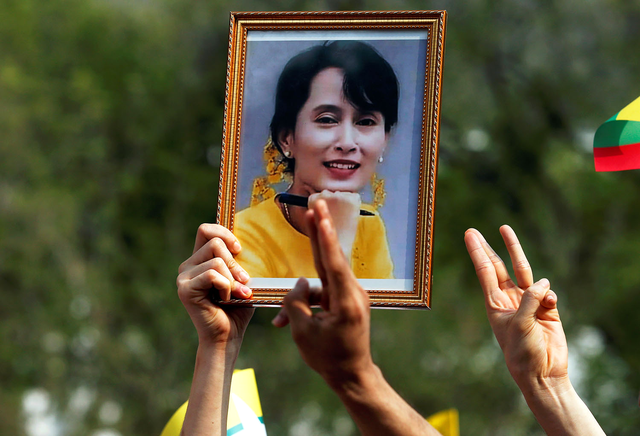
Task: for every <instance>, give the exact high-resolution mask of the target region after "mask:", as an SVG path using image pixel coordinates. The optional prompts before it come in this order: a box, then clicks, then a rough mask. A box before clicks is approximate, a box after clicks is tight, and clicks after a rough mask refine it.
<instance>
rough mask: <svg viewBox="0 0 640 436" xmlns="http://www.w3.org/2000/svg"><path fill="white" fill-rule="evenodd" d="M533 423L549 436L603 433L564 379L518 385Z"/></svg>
mask: <svg viewBox="0 0 640 436" xmlns="http://www.w3.org/2000/svg"><path fill="white" fill-rule="evenodd" d="M518 385H519V386H520V389H521V390H522V393H523V395H524V397H525V399H526V401H527V404H528V405H529V408H530V409H531V411H532V412H533V414H534V415H535V417H536V420H537V421H538V423H539V424H540V426H541V427H542V428H543V429H544V431H545V432H546V433H547V435H549V436H574V435H575V436H596V435H597V436H602V435H604V434H605V433H604V431H602V428H601V427H600V425H599V424H598V421H596V419H595V417H594V416H593V414H592V413H591V411H590V410H589V408H588V407H587V406H586V404H584V402H583V401H582V399H581V398H580V397H579V396H578V394H577V393H576V391H575V389H574V388H573V386H572V385H571V382H570V381H569V380H568V379H565V380H561V381H558V382H554V381H549V380H546V379H543V380H531V381H526V382H521V383H518Z"/></svg>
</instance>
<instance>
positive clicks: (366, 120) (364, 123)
mask: <svg viewBox="0 0 640 436" xmlns="http://www.w3.org/2000/svg"><path fill="white" fill-rule="evenodd" d="M356 124H357V125H359V126H375V125H377V124H378V122H377V121H376V120H375V119H373V118H363V119H361V120H359V121H358V122H357V123H356Z"/></svg>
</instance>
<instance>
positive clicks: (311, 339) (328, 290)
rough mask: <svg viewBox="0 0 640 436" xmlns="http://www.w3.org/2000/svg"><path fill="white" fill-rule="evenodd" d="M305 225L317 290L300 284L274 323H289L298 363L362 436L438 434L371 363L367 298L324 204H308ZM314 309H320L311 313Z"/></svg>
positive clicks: (301, 282) (301, 280) (303, 282)
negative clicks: (339, 404) (307, 369)
mask: <svg viewBox="0 0 640 436" xmlns="http://www.w3.org/2000/svg"><path fill="white" fill-rule="evenodd" d="M305 222H306V225H307V229H308V234H309V238H310V239H311V245H312V249H313V255H314V260H315V267H316V270H317V272H318V277H319V278H320V280H321V282H322V289H316V288H310V287H309V283H308V282H307V281H306V280H305V279H300V280H299V281H298V283H297V284H296V287H295V288H294V289H293V290H292V291H291V292H289V294H288V295H287V296H286V297H285V299H284V307H283V309H282V311H281V312H280V313H279V314H278V315H277V316H276V318H274V320H273V324H274V325H276V326H278V327H282V326H284V325H286V324H287V323H289V321H290V322H291V334H292V336H293V339H294V341H295V343H296V345H297V346H298V349H299V351H300V354H301V355H302V358H303V359H304V361H305V362H306V363H307V365H309V366H310V367H311V368H312V369H314V370H315V371H317V372H318V373H319V374H320V375H321V376H322V377H323V378H324V380H325V381H326V382H327V384H328V385H329V386H330V387H331V388H332V389H333V390H334V391H335V392H336V394H337V395H338V396H339V397H340V400H341V401H342V402H343V403H344V405H345V406H346V408H347V410H348V411H349V414H350V415H351V416H352V417H353V419H354V421H355V422H356V424H357V426H358V428H359V430H360V432H361V434H363V435H365V436H366V435H386V436H396V435H397V436H400V435H402V436H412V435H421V436H424V435H439V434H440V433H438V432H437V431H436V430H435V429H434V428H433V427H432V426H431V425H430V424H429V423H428V422H427V421H426V420H425V419H424V418H423V417H422V416H421V415H420V414H419V413H417V412H416V411H415V410H413V408H411V406H409V405H408V404H407V403H406V402H405V401H404V400H403V399H402V398H401V397H400V396H399V395H398V394H397V393H396V392H395V391H394V390H393V388H391V386H389V384H388V383H387V382H386V380H385V379H384V377H383V376H382V372H381V371H380V369H379V368H378V367H377V366H376V365H375V364H374V362H373V359H372V358H371V351H370V339H369V338H370V327H369V325H370V308H369V296H368V295H367V293H366V292H365V291H364V290H363V289H362V287H361V286H360V284H359V283H358V280H357V279H356V278H355V276H354V275H353V272H352V271H351V268H350V267H349V263H348V261H347V259H346V257H345V255H344V253H343V252H342V250H341V248H340V244H339V242H338V236H337V234H336V230H335V228H334V226H333V222H332V219H331V215H330V214H329V209H328V207H327V204H326V202H325V201H324V200H322V199H320V200H319V201H317V202H316V203H315V204H313V206H312V209H310V210H309V211H307V213H306V215H305ZM316 304H320V306H321V308H322V310H321V311H319V312H315V313H314V312H313V311H312V309H311V306H312V305H316Z"/></svg>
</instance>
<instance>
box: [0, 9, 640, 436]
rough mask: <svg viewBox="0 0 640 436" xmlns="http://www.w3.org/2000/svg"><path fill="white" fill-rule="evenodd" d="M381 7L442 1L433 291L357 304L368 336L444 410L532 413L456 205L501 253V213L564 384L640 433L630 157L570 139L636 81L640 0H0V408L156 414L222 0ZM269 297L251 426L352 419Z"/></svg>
mask: <svg viewBox="0 0 640 436" xmlns="http://www.w3.org/2000/svg"><path fill="white" fill-rule="evenodd" d="M389 8H394V9H447V10H448V11H449V20H448V28H447V40H446V55H445V69H444V87H443V106H442V132H441V142H440V146H441V149H440V166H439V174H438V187H437V209H436V233H435V254H434V269H433V298H432V303H433V310H432V311H430V312H429V311H395V310H384V311H383V310H376V311H374V312H373V320H372V347H373V352H374V358H375V360H376V362H377V363H378V364H379V365H380V367H381V368H382V370H383V371H384V373H385V374H386V376H387V378H388V379H389V381H390V383H391V384H392V385H393V386H394V387H395V388H396V389H397V390H398V391H399V392H400V393H401V394H402V395H403V396H404V397H405V398H406V399H407V400H408V401H409V402H410V403H411V404H412V405H413V406H414V407H416V408H417V409H418V410H419V411H420V412H421V413H423V414H424V415H425V416H426V415H430V414H432V413H434V412H436V411H438V410H442V409H446V408H450V407H455V408H457V409H459V411H460V420H461V433H462V434H463V435H510V436H512V435H539V434H542V432H541V430H540V428H539V427H538V425H537V424H536V422H535V420H534V418H533V416H532V414H531V413H530V412H529V410H528V409H527V407H526V404H525V403H524V401H523V399H522V397H521V395H520V393H519V391H518V390H517V388H516V385H515V384H514V383H513V381H512V380H511V378H510V376H509V374H508V372H507V370H506V367H505V365H504V362H503V359H502V355H501V353H500V350H499V348H498V346H497V344H496V342H495V340H494V339H493V336H492V334H491V330H490V328H489V324H488V322H487V320H486V315H485V310H484V304H483V298H482V293H481V291H480V287H479V285H478V284H477V281H476V278H475V274H474V271H473V268H472V265H471V263H470V261H469V260H468V258H467V254H466V251H465V248H464V244H463V233H464V231H465V229H466V228H468V227H470V226H474V227H476V228H478V229H480V230H481V231H482V232H484V233H485V235H486V236H487V239H488V240H489V242H490V243H491V244H492V245H493V246H494V247H498V248H499V250H498V251H499V253H500V254H501V255H502V256H503V258H506V257H507V256H506V250H504V249H503V247H502V244H501V240H500V238H499V234H498V231H497V230H498V227H499V226H500V225H501V224H504V223H509V224H511V225H512V226H513V228H514V229H515V230H516V232H517V233H518V235H519V236H520V238H521V241H522V244H523V246H524V248H525V250H526V252H527V254H528V255H529V259H530V261H531V263H532V266H533V268H534V273H535V277H536V279H539V278H542V277H548V278H549V279H550V280H551V283H552V286H553V289H554V290H555V291H556V292H557V293H558V295H559V305H560V310H561V315H562V319H563V322H564V325H565V329H566V331H567V334H568V338H569V342H570V349H571V371H572V373H571V375H572V377H573V382H574V384H575V385H576V387H577V389H578V391H579V393H580V395H582V397H583V398H584V399H585V401H586V402H587V403H588V405H589V406H590V407H591V409H592V411H593V412H594V414H595V415H596V417H597V418H598V419H599V421H600V422H601V424H602V426H603V427H604V429H605V431H606V432H607V434H610V435H638V434H640V411H639V410H638V404H637V395H638V391H639V390H640V346H638V345H639V344H638V342H639V340H638V336H639V334H640V316H639V308H640V207H638V206H637V204H638V203H639V202H640V172H638V171H627V172H620V173H595V172H594V167H593V155H592V150H591V147H592V141H593V135H594V132H595V129H596V128H597V127H598V126H599V125H600V124H601V123H602V122H604V121H605V120H606V119H608V118H609V117H611V116H612V115H614V114H615V113H616V112H618V111H619V110H620V109H622V108H623V107H624V106H626V105H627V104H629V103H630V102H631V101H632V100H634V99H635V98H636V97H638V96H639V95H640V79H639V78H640V57H639V56H638V55H637V53H638V47H640V4H638V2H637V1H630V2H624V1H619V0H564V1H550V0H546V1H545V0H523V1H519V2H513V1H503V0H491V1H490V0H468V1H465V2H454V1H417V0H416V1H409V0H406V1H396V2H394V3H393V4H392V5H391V4H389V3H388V2H383V1H374V0H371V1H359V0H344V1H340V0H335V1H331V0H324V1H322V0H320V1H318V0H315V1H303V0H300V1H295V0H283V1H280V2H277V3H276V2H267V1H259V0H244V1H240V0H239V1H219V0H155V1H148V0H47V1H36V0H1V1H0V297H1V300H0V434H2V435H28V436H45V435H46V436H49V435H52V436H59V435H60V436H61V435H69V436H76V435H90V436H119V435H122V436H124V435H142V436H145V435H158V434H159V433H160V431H161V429H162V427H163V426H164V424H165V423H166V422H167V420H168V419H169V417H170V416H171V414H172V413H173V412H174V411H175V409H176V408H177V407H178V406H179V405H180V404H182V402H183V401H185V400H186V399H187V397H188V392H189V386H190V382H191V376H192V371H193V365H194V358H195V351H196V347H197V338H196V334H195V330H194V328H193V327H192V325H191V322H190V320H189V318H188V316H187V314H186V312H185V311H184V309H183V308H182V305H181V304H180V301H179V300H178V298H177V295H176V291H175V278H176V275H177V268H178V265H179V264H180V263H181V262H182V261H183V260H184V259H186V258H187V257H188V256H189V255H190V253H191V248H192V244H193V238H194V236H195V232H196V228H197V226H198V224H200V223H201V222H212V221H214V220H215V214H216V198H217V183H218V169H219V153H220V142H221V130H222V123H221V121H222V115H223V105H224V92H225V90H224V86H225V74H226V60H227V45H228V23H229V11H230V10H274V9H282V10H318V9H325V10H341V9H345V10H349V9H350V10H368V9H370V10H375V9H389ZM634 47H635V48H634ZM634 53H635V54H634ZM634 205H636V206H634ZM275 313H276V312H275V309H259V310H257V312H256V314H255V316H254V319H253V321H252V324H251V325H250V327H249V329H248V333H247V336H246V339H245V345H244V348H243V350H242V352H241V355H240V358H239V362H238V367H240V368H244V367H252V368H255V371H256V376H257V382H258V388H259V391H260V395H261V400H262V406H263V410H264V419H265V423H266V426H267V431H268V433H269V434H270V435H274V436H275V435H291V436H302V435H353V434H356V429H355V427H354V425H353V423H352V421H351V420H350V419H349V417H348V415H347V414H346V412H345V411H344V409H343V407H342V406H341V404H340V403H339V401H338V400H337V398H336V397H335V395H334V394H333V393H332V392H331V391H330V390H329V388H327V387H326V386H324V384H323V383H322V380H321V379H320V378H319V376H317V375H316V374H315V373H313V372H312V371H311V370H310V369H308V368H307V367H306V366H305V365H304V363H303V362H302V360H301V359H300V357H299V355H298V353H297V350H296V348H295V346H294V345H293V342H292V341H291V339H290V334H289V331H288V329H283V330H277V329H275V328H273V327H272V326H271V324H270V320H271V318H272V317H273V316H274V315H275Z"/></svg>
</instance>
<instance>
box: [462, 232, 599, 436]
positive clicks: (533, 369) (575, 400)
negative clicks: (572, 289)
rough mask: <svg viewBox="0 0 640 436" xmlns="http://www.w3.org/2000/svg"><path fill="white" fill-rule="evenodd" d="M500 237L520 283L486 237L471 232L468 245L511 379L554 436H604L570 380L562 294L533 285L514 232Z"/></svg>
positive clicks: (546, 286) (541, 284)
mask: <svg viewBox="0 0 640 436" xmlns="http://www.w3.org/2000/svg"><path fill="white" fill-rule="evenodd" d="M500 233H501V235H502V238H503V240H504V242H505V244H506V246H507V250H508V252H509V256H510V257H511V262H512V264H513V269H514V272H515V277H516V282H513V280H512V279H511V277H510V276H509V273H508V271H507V268H506V266H505V264H504V263H503V262H502V260H501V259H500V257H499V256H498V255H497V254H496V253H495V252H494V251H493V249H492V248H491V247H490V246H489V244H488V243H487V242H486V241H485V239H484V237H483V236H482V234H481V233H480V232H478V231H477V230H475V229H469V230H467V231H466V233H465V237H464V240H465V244H466V246H467V251H468V252H469V255H470V256H471V260H472V262H473V264H474V266H475V269H476V274H477V276H478V279H479V281H480V285H481V286H482V290H483V292H484V297H485V307H486V309H487V316H488V318H489V323H490V324H491V328H492V329H493V333H494V334H495V336H496V339H497V340H498V343H499V344H500V347H501V348H502V351H503V353H504V357H505V361H506V364H507V368H508V369H509V372H510V373H511V376H512V377H513V379H514V381H515V382H516V384H517V385H518V387H519V388H520V390H521V391H522V394H523V395H524V398H525V400H526V401H527V404H528V405H529V408H530V409H531V411H532V412H533V413H534V415H535V416H536V419H537V420H538V423H539V424H540V425H541V426H542V428H543V429H544V430H545V432H546V433H547V434H548V435H552V436H554V435H562V436H568V435H580V436H588V435H603V434H604V432H603V431H602V429H601V427H600V425H599V424H598V422H597V421H596V419H595V418H594V417H593V415H592V414H591V412H590V411H589V409H588V408H587V406H586V405H585V404H584V402H583V401H582V400H581V399H580V397H579V396H578V394H577V393H576V391H575V389H574V388H573V386H572V385H571V382H570V380H569V374H568V347H567V340H566V337H565V335H564V330H563V328H562V323H561V321H560V314H559V313H558V309H557V300H558V298H557V296H556V294H555V293H554V292H553V291H551V290H550V285H549V281H548V280H547V279H542V280H539V281H538V282H535V283H534V282H533V273H532V271H531V267H530V266H529V262H528V261H527V258H526V256H525V254H524V251H523V250H522V246H521V245H520V242H519V241H518V238H517V237H516V234H515V233H514V231H513V230H512V229H511V227H509V226H502V227H501V228H500Z"/></svg>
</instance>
